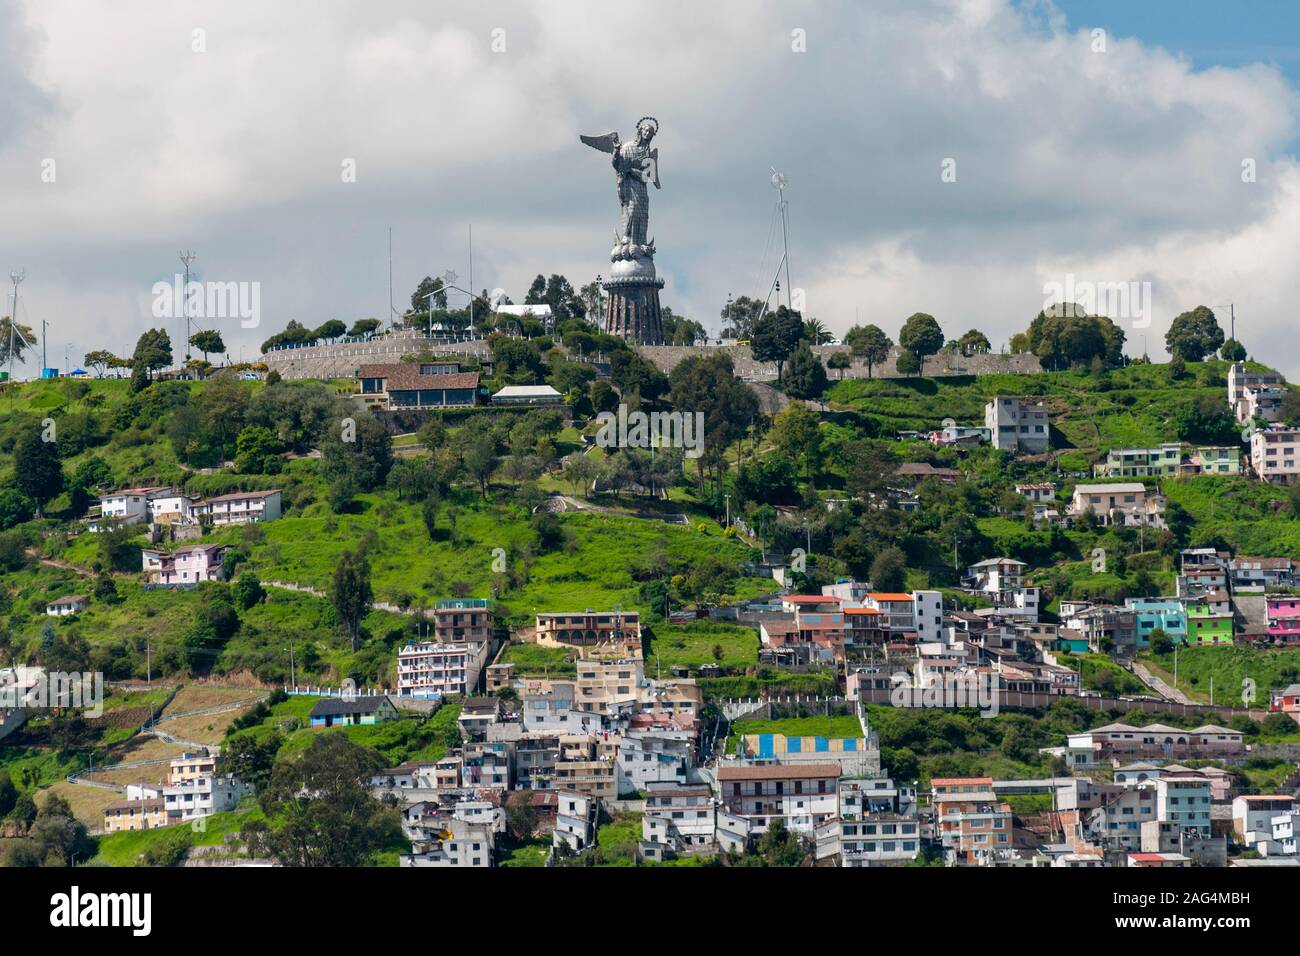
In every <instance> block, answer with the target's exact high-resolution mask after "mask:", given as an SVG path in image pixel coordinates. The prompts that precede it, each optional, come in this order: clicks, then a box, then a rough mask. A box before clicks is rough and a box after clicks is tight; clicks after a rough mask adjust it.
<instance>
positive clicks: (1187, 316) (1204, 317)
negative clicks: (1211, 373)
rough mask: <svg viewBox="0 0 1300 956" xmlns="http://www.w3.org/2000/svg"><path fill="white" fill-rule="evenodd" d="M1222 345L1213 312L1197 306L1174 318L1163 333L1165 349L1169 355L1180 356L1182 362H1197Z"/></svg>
mask: <svg viewBox="0 0 1300 956" xmlns="http://www.w3.org/2000/svg"><path fill="white" fill-rule="evenodd" d="M1221 345H1223V329H1222V328H1220V327H1219V320H1218V319H1216V318H1215V317H1214V312H1213V311H1212V310H1211V309H1210V308H1209V307H1208V306H1204V305H1198V306H1197V307H1196V308H1194V309H1192V310H1191V311H1190V312H1184V313H1182V314H1181V315H1179V316H1176V317H1175V318H1174V320H1173V322H1171V323H1169V331H1168V332H1166V333H1165V348H1167V349H1168V350H1169V354H1170V355H1175V354H1176V355H1181V356H1182V357H1183V361H1184V362H1199V361H1201V360H1202V359H1203V358H1205V357H1206V356H1207V355H1213V354H1214V352H1215V351H1216V350H1217V349H1218V348H1219V346H1221Z"/></svg>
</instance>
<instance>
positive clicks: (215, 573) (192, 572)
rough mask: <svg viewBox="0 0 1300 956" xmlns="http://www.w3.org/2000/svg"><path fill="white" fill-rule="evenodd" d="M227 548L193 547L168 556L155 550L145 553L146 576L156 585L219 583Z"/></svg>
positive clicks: (213, 545) (143, 557)
mask: <svg viewBox="0 0 1300 956" xmlns="http://www.w3.org/2000/svg"><path fill="white" fill-rule="evenodd" d="M226 550H227V547H226V546H225V545H220V544H191V545H186V546H185V547H182V548H177V549H176V550H175V551H173V552H171V553H170V554H168V553H167V552H166V551H158V550H155V549H153V548H145V549H144V551H143V552H141V556H142V557H141V560H142V563H143V565H144V573H145V575H146V576H147V577H148V579H149V580H150V581H151V582H153V583H155V584H162V585H164V586H169V587H171V586H176V585H185V584H198V583H199V582H200V581H219V580H221V574H222V563H223V561H224V559H225V555H226Z"/></svg>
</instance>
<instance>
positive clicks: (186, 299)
mask: <svg viewBox="0 0 1300 956" xmlns="http://www.w3.org/2000/svg"><path fill="white" fill-rule="evenodd" d="M180 255H181V263H182V264H183V265H184V266H185V285H184V286H182V287H181V309H182V310H183V311H184V312H185V361H187V362H188V361H189V360H190V334H191V333H190V263H192V262H193V261H194V260H195V259H197V258H198V254H197V253H194V252H191V251H190V250H188V249H182V250H181V254H180Z"/></svg>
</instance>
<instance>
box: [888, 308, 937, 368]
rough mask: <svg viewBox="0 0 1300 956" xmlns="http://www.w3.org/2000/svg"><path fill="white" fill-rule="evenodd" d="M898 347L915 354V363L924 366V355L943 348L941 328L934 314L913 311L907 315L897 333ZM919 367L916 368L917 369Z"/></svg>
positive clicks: (932, 353)
mask: <svg viewBox="0 0 1300 956" xmlns="http://www.w3.org/2000/svg"><path fill="white" fill-rule="evenodd" d="M898 347H899V348H900V349H904V350H905V351H908V352H911V353H912V354H913V355H914V356H916V361H917V365H918V366H920V367H924V365H925V357H926V356H927V355H934V354H935V353H936V352H938V351H939V350H940V349H941V348H943V329H941V328H939V323H938V322H936V321H935V319H934V316H932V315H928V314H927V313H925V312H914V313H912V314H911V315H909V316H908V317H907V321H906V322H904V323H903V328H902V329H901V330H900V331H899V333H898ZM919 370H920V369H919V368H918V371H919Z"/></svg>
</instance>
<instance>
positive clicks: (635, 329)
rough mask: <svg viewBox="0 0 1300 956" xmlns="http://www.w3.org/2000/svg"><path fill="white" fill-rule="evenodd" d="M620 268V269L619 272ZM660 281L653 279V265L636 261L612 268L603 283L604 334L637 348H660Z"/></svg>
mask: <svg viewBox="0 0 1300 956" xmlns="http://www.w3.org/2000/svg"><path fill="white" fill-rule="evenodd" d="M620 266H622V267H623V268H620ZM663 287H664V280H663V279H660V278H658V277H656V275H655V267H654V262H653V261H652V260H650V259H638V260H633V261H631V262H617V263H615V264H614V275H612V276H611V277H610V278H608V279H606V280H605V284H604V290H605V294H606V295H607V296H609V299H608V301H607V302H606V305H605V322H604V330H605V332H607V333H608V334H610V335H617V336H619V337H620V338H623V339H626V340H627V341H629V342H634V343H636V344H637V345H662V344H663V341H664V327H663V318H662V316H661V315H660V312H659V290H660V289H662V288H663Z"/></svg>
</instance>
